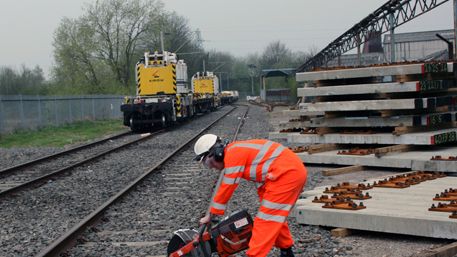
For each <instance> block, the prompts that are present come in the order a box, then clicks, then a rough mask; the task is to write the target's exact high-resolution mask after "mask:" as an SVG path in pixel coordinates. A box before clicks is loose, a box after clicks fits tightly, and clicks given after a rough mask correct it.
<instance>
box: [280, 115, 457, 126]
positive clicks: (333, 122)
mask: <svg viewBox="0 0 457 257" xmlns="http://www.w3.org/2000/svg"><path fill="white" fill-rule="evenodd" d="M455 121H457V113H456V112H445V113H436V114H424V115H402V116H390V117H378V116H372V117H341V118H325V117H317V118H311V119H310V120H309V121H303V122H296V123H294V124H293V126H292V125H291V127H301V128H304V127H311V128H319V127H341V128H343V127H344V128H346V127H376V128H380V127H399V126H402V127H403V126H405V127H412V126H439V125H442V124H444V123H451V122H455ZM285 125H286V124H284V125H283V126H285Z"/></svg>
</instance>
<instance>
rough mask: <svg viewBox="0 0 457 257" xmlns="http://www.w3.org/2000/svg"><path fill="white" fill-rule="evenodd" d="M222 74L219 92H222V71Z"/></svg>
mask: <svg viewBox="0 0 457 257" xmlns="http://www.w3.org/2000/svg"><path fill="white" fill-rule="evenodd" d="M219 74H221V82H220V83H219V90H220V91H219V92H222V72H219Z"/></svg>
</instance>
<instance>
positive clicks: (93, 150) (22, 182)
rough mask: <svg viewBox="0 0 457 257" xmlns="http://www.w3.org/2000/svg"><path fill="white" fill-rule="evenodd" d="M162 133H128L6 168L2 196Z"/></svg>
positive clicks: (0, 186)
mask: <svg viewBox="0 0 457 257" xmlns="http://www.w3.org/2000/svg"><path fill="white" fill-rule="evenodd" d="M161 132H162V131H157V132H154V133H149V134H146V135H137V134H132V133H130V132H124V133H120V134H117V135H114V136H111V137H108V138H105V139H102V140H98V141H95V142H92V143H89V144H85V145H81V146H78V147H75V148H72V149H69V150H66V151H62V152H58V153H56V154H52V155H48V156H45V157H42V158H39V159H36V160H32V161H30V162H26V163H23V164H19V165H16V166H13V167H9V168H6V169H3V170H1V171H0V197H2V196H5V195H7V194H10V193H13V192H17V191H19V190H21V189H25V188H28V187H30V186H32V185H36V184H39V183H40V182H45V181H49V180H50V179H53V178H55V177H56V176H58V175H62V174H64V173H65V172H68V171H70V170H72V169H74V168H76V167H78V166H81V165H84V164H86V163H88V162H91V161H94V160H96V159H99V158H102V157H103V156H105V155H107V154H110V153H112V152H115V151H118V150H121V149H123V148H125V147H128V146H130V145H132V144H135V143H139V142H141V141H144V140H148V139H149V138H151V137H153V136H155V135H157V134H159V133H161Z"/></svg>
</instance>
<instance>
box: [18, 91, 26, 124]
mask: <svg viewBox="0 0 457 257" xmlns="http://www.w3.org/2000/svg"><path fill="white" fill-rule="evenodd" d="M19 97H20V104H21V107H20V115H21V127H22V128H25V117H24V102H23V101H22V95H19Z"/></svg>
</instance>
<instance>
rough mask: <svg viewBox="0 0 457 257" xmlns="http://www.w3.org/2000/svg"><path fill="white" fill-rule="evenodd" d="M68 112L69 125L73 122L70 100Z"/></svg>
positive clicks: (69, 100) (69, 101)
mask: <svg viewBox="0 0 457 257" xmlns="http://www.w3.org/2000/svg"><path fill="white" fill-rule="evenodd" d="M68 112H69V114H70V123H71V122H73V111H72V110H71V98H70V99H68Z"/></svg>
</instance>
